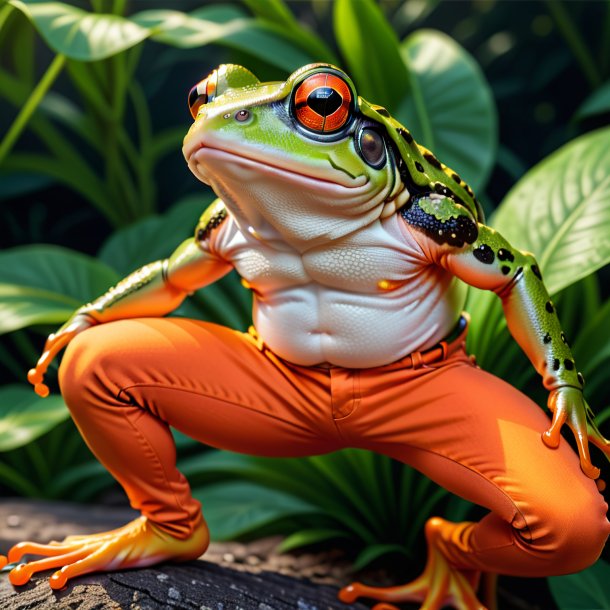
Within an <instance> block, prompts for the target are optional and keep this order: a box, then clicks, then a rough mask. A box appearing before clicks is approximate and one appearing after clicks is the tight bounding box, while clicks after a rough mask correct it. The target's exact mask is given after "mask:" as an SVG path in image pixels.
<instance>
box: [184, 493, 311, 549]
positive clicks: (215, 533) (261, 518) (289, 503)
mask: <svg viewBox="0 0 610 610" xmlns="http://www.w3.org/2000/svg"><path fill="white" fill-rule="evenodd" d="M193 496H194V497H195V498H196V499H198V500H200V501H201V503H202V505H203V510H204V512H205V517H206V521H207V522H208V525H209V527H210V531H211V533H212V537H213V538H215V539H217V540H230V539H233V538H236V537H238V536H244V535H246V534H249V533H252V532H254V531H256V530H257V529H259V528H262V527H264V526H266V525H269V524H270V523H273V522H275V521H278V520H280V519H285V518H286V517H294V516H297V515H305V514H311V513H315V512H319V511H318V509H317V508H316V507H315V506H313V505H311V504H309V503H307V502H305V501H303V500H300V499H299V498H295V497H294V496H291V495H288V494H285V493H282V492H281V491H276V490H272V489H265V488H263V487H260V486H259V485H255V484H252V483H245V482H230V483H221V484H217V485H210V486H209V487H204V488H201V489H195V490H194V492H193Z"/></svg>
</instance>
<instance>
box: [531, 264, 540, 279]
mask: <svg viewBox="0 0 610 610" xmlns="http://www.w3.org/2000/svg"><path fill="white" fill-rule="evenodd" d="M532 273H533V274H534V275H535V276H536V277H537V278H538V279H539V280H541V279H542V274H541V273H540V269H538V265H532Z"/></svg>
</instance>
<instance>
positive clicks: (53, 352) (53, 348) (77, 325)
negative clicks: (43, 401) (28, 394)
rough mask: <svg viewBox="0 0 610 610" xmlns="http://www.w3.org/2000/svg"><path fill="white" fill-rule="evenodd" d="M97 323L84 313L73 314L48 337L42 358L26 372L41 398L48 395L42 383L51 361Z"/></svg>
mask: <svg viewBox="0 0 610 610" xmlns="http://www.w3.org/2000/svg"><path fill="white" fill-rule="evenodd" d="M95 324H97V322H96V321H95V320H94V319H93V318H92V317H91V316H90V315H88V314H86V313H75V314H74V315H73V316H72V317H71V318H70V319H69V320H68V321H67V322H66V323H65V324H64V325H63V326H62V327H61V328H60V329H59V330H58V331H57V332H56V333H53V334H52V335H49V337H48V339H47V341H46V343H45V346H44V349H43V351H42V356H40V358H39V359H38V362H37V363H36V366H35V367H34V368H33V369H30V370H29V371H28V381H29V382H30V383H31V384H32V385H33V386H34V391H35V392H36V394H38V395H39V396H42V397H43V398H45V397H47V396H48V395H49V388H48V387H47V386H46V385H45V384H44V383H42V381H43V379H44V374H45V373H46V372H47V369H48V368H49V365H50V364H51V362H53V359H54V358H55V356H57V354H58V353H59V352H60V351H61V350H62V349H63V348H64V347H66V345H68V343H70V341H72V339H73V338H74V337H75V336H76V335H78V334H79V333H81V332H83V330H86V329H87V328H90V327H91V326H94V325H95Z"/></svg>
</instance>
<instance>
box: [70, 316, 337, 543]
mask: <svg viewBox="0 0 610 610" xmlns="http://www.w3.org/2000/svg"><path fill="white" fill-rule="evenodd" d="M302 381H303V380H302V379H298V378H297V377H296V376H295V374H294V371H293V370H292V369H290V368H288V367H286V366H284V365H283V364H282V363H281V362H280V361H278V360H277V359H274V358H273V356H272V355H265V353H264V352H263V351H262V350H261V349H259V347H257V345H256V343H255V341H254V340H252V339H249V338H248V337H247V336H245V335H243V334H241V333H236V332H234V331H231V330H229V329H226V328H223V327H220V326H216V325H211V324H205V323H200V322H195V321H192V320H184V319H177V318H174V319H136V320H123V321H120V322H113V323H109V324H104V325H100V326H96V327H94V328H91V329H89V330H87V331H85V332H84V333H82V334H81V335H79V336H77V337H76V338H75V339H74V341H73V342H72V343H71V344H70V345H69V347H68V349H67V351H66V354H65V356H64V359H63V362H62V365H61V369H60V385H61V389H62V393H63V395H64V398H65V400H66V403H67V404H68V406H69V408H70V410H71V412H72V416H73V418H74V421H75V422H76V425H77V426H78V428H79V430H80V431H81V434H82V435H83V437H84V439H85V441H86V442H87V444H88V445H89V447H90V448H91V450H92V451H93V453H94V454H95V455H96V457H97V458H98V459H99V460H100V461H101V462H102V464H103V465H104V466H105V467H106V468H107V469H108V470H109V471H110V472H111V473H112V475H113V476H114V477H115V478H116V479H117V480H118V481H119V483H120V484H121V485H122V486H123V488H124V489H125V491H126V492H127V495H128V497H129V500H130V502H131V504H132V506H133V507H134V508H136V509H138V510H140V511H141V512H142V514H143V515H144V516H146V517H147V518H148V519H150V520H151V521H152V522H153V523H155V524H156V525H157V526H159V527H160V528H162V529H164V530H166V531H167V532H168V533H170V534H172V535H173V536H175V537H178V538H183V537H187V536H188V535H189V534H190V533H191V531H192V530H193V528H194V527H196V526H197V524H198V522H199V521H200V519H201V516H200V505H199V503H198V502H197V501H196V500H194V499H193V498H192V496H191V494H190V489H189V485H188V482H187V481H186V479H185V478H184V476H183V475H182V474H181V473H180V472H179V471H178V470H177V468H176V453H175V446H174V442H173V439H172V436H171V432H170V429H169V426H170V425H171V426H174V427H175V428H177V429H179V430H180V431H182V432H184V433H185V434H187V435H189V436H191V437H193V438H196V439H197V440H200V441H201V442H204V443H206V444H209V445H212V446H214V447H219V448H223V449H230V450H233V451H239V452H243V453H250V454H257V455H276V456H297V455H307V454H316V453H324V452H327V451H330V450H332V449H333V448H334V447H335V440H334V439H333V430H332V428H331V424H330V423H324V422H323V419H324V418H323V417H322V415H323V407H322V406H321V405H322V402H323V397H324V395H325V393H326V392H327V388H326V387H325V378H324V375H318V374H316V373H315V372H313V373H312V374H311V376H310V379H308V380H306V381H307V383H305V384H303V383H302ZM305 386H307V390H305V389H304V387H305ZM325 426H326V427H325Z"/></svg>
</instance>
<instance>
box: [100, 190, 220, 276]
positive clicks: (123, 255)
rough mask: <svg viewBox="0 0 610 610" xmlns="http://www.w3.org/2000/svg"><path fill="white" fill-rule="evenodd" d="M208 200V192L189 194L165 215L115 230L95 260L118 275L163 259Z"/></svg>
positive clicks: (192, 228)
mask: <svg viewBox="0 0 610 610" xmlns="http://www.w3.org/2000/svg"><path fill="white" fill-rule="evenodd" d="M211 201H212V194H211V193H208V192H207V191H202V192H201V194H198V195H194V196H189V197H188V198H185V199H183V200H182V201H179V202H178V203H176V204H175V205H174V206H172V207H171V208H170V209H169V210H168V211H167V212H166V213H165V214H163V215H160V216H153V217H148V218H144V219H143V220H140V221H138V222H136V223H134V224H132V225H129V226H128V227H125V228H123V229H119V230H118V231H115V232H114V233H113V234H112V235H111V236H110V237H109V238H108V239H107V240H106V241H105V242H104V244H103V245H102V247H101V249H100V251H99V252H98V259H99V260H100V261H102V262H104V263H106V264H107V265H108V266H109V267H112V268H113V269H114V270H115V271H117V272H118V273H119V275H121V276H122V277H123V276H125V275H127V274H128V273H131V272H132V271H134V270H135V269H138V268H139V267H141V266H142V265H145V264H147V263H150V262H152V261H156V260H160V259H163V258H167V257H168V256H169V255H170V254H171V253H172V252H173V251H174V250H175V249H176V248H177V247H178V246H179V245H180V244H181V243H182V241H183V240H185V239H186V238H187V237H192V236H193V235H194V233H195V226H196V225H197V220H198V219H199V217H200V216H201V214H203V212H204V211H205V209H206V208H207V206H208V205H209V204H210V202H211Z"/></svg>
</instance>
